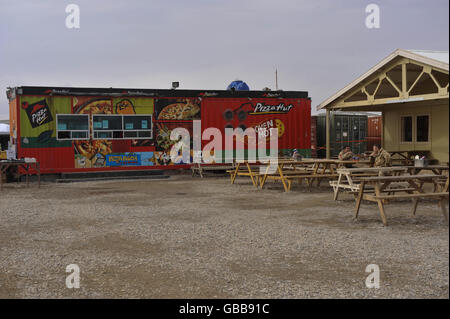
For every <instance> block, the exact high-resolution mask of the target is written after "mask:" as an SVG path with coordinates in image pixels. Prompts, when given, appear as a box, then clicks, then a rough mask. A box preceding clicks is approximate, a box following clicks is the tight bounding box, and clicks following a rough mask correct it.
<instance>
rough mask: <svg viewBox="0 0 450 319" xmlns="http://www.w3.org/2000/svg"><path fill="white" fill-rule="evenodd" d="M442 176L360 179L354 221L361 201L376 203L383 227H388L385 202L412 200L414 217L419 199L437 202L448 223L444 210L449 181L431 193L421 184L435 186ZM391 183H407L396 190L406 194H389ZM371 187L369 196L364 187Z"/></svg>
mask: <svg viewBox="0 0 450 319" xmlns="http://www.w3.org/2000/svg"><path fill="white" fill-rule="evenodd" d="M443 177H444V176H440V175H435V174H432V175H401V176H373V177H360V178H359V181H360V182H361V186H360V188H359V192H358V197H357V200H356V208H355V219H357V218H358V213H359V209H360V206H361V201H362V200H368V201H372V202H376V203H378V208H379V211H380V216H381V220H382V222H383V224H384V225H385V226H387V225H388V222H387V218H386V213H385V209H384V204H385V203H387V200H391V199H399V198H411V199H412V200H413V209H412V213H413V215H415V213H416V210H417V205H418V202H419V200H420V199H421V198H435V199H438V200H439V205H440V207H441V210H442V214H443V215H444V218H445V220H446V221H447V223H448V213H447V210H446V204H445V202H446V200H448V194H449V192H448V187H449V181H448V177H446V178H447V180H446V183H445V184H444V185H443V187H438V188H435V189H434V190H433V192H427V191H425V190H424V189H423V184H424V183H425V182H431V183H434V184H436V183H437V182H438V181H439V180H441V179H442V178H443ZM392 183H407V184H408V186H406V187H403V188H397V191H400V192H401V191H403V192H405V193H406V194H393V195H391V194H390V191H389V189H388V187H389V186H390V185H391V184H392ZM366 185H372V186H373V187H374V191H372V192H370V194H368V193H366V192H365V186H366ZM386 192H387V194H386Z"/></svg>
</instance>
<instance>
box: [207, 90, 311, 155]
mask: <svg viewBox="0 0 450 319" xmlns="http://www.w3.org/2000/svg"><path fill="white" fill-rule="evenodd" d="M258 105H259V106H262V107H260V108H258V107H257V106H258ZM280 105H283V106H284V107H281V109H283V110H284V111H283V112H270V111H268V109H267V107H270V106H280ZM201 117H202V122H201V123H202V131H204V130H205V129H206V128H211V127H212V128H218V129H219V130H220V131H221V133H222V136H223V137H224V136H225V128H226V127H230V128H237V127H241V128H243V129H245V128H249V127H253V128H255V129H257V128H258V127H259V128H265V129H270V128H272V127H278V129H279V130H281V132H279V139H278V149H279V155H282V156H290V155H292V150H293V149H297V150H298V151H299V153H300V154H302V155H303V156H306V157H310V156H311V101H310V100H309V99H302V98H283V99H278V98H234V99H233V98H204V99H203V101H202V110H201ZM207 143H208V141H203V142H202V147H203V146H204V145H206V144H207ZM222 145H224V141H223V142H222Z"/></svg>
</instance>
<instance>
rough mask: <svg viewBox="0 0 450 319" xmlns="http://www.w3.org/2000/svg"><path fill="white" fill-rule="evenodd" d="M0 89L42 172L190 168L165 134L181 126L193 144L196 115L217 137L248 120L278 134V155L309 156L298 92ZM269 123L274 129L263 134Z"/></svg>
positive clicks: (302, 96)
mask: <svg viewBox="0 0 450 319" xmlns="http://www.w3.org/2000/svg"><path fill="white" fill-rule="evenodd" d="M7 96H8V98H9V101H10V122H11V124H12V125H11V136H12V137H13V138H12V141H13V144H14V145H15V147H16V154H17V158H24V157H34V158H36V159H37V160H38V161H39V162H40V166H41V172H42V173H62V172H79V171H95V170H97V171H98V170H100V171H101V170H117V169H119V170H126V169H147V168H148V169H152V168H162V167H166V168H183V167H189V166H188V165H190V163H184V162H183V161H182V159H181V154H180V156H179V158H177V159H175V160H174V161H172V159H171V158H170V155H169V154H170V150H171V148H172V146H173V145H174V144H175V143H176V142H177V141H172V140H171V139H170V135H171V132H172V131H173V130H174V129H175V128H180V127H181V128H185V129H186V130H187V131H188V132H189V133H190V135H191V145H192V136H193V121H197V120H198V121H200V123H201V127H202V131H203V130H205V129H206V128H210V127H214V128H218V129H219V130H220V131H221V133H222V136H223V137H224V136H225V128H227V127H230V128H233V129H234V128H238V127H239V128H242V129H243V130H245V129H246V128H250V127H251V128H254V129H255V131H256V133H257V135H260V134H264V136H265V137H266V141H267V142H269V141H270V139H271V138H278V145H279V154H280V155H285V156H286V155H287V156H290V155H291V154H292V151H293V150H294V149H297V150H298V151H299V152H300V153H301V154H303V156H306V157H310V156H311V136H310V134H311V131H310V125H311V124H310V115H311V101H310V99H309V97H308V93H307V92H303V91H299V92H297V91H285V92H276V93H270V92H265V91H242V92H237V91H220V90H218V91H206V90H146V89H145V90H137V89H136V90H135V89H133V90H130V89H99V88H59V87H58V88H55V87H17V88H12V89H9V90H8V91H7ZM275 127H276V128H278V136H276V137H273V136H270V134H269V129H270V128H275ZM234 138H235V139H236V138H241V137H239V136H238V137H234ZM243 141H244V143H243V145H244V146H243V147H244V149H247V148H248V142H249V140H248V138H243ZM208 142H209V141H205V140H203V141H202V147H203V146H204V145H206V144H207V143H208ZM222 145H225V143H224V141H223V143H222ZM267 145H269V143H267ZM234 148H236V146H235V147H234ZM215 151H216V154H215V155H216V158H217V159H218V161H220V159H221V158H222V159H223V151H222V150H215ZM190 155H191V156H190V161H192V159H193V151H192V150H191V154H190Z"/></svg>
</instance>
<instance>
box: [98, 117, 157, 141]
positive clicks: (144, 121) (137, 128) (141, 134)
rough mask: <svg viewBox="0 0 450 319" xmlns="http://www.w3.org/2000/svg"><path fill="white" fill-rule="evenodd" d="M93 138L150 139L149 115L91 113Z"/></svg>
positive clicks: (150, 124)
mask: <svg viewBox="0 0 450 319" xmlns="http://www.w3.org/2000/svg"><path fill="white" fill-rule="evenodd" d="M92 126H93V132H94V138H95V139H116V140H117V139H139V138H146V139H151V138H152V137H153V131H152V129H153V122H152V116H151V115H104V114H101V115H93V123H92Z"/></svg>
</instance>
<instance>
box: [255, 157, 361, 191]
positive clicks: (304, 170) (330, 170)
mask: <svg viewBox="0 0 450 319" xmlns="http://www.w3.org/2000/svg"><path fill="white" fill-rule="evenodd" d="M357 163H365V162H364V161H356V160H351V161H342V160H335V159H302V160H300V161H282V160H280V161H278V163H277V168H276V171H275V172H273V173H272V174H269V169H270V165H269V164H267V167H266V170H265V173H264V174H263V175H262V177H261V178H260V187H261V188H263V187H264V185H265V183H266V181H267V179H272V180H280V181H281V182H282V183H283V187H284V190H285V191H286V192H289V191H290V189H291V185H292V180H293V179H298V180H299V182H300V183H301V181H302V180H303V179H305V180H306V181H307V183H308V186H309V187H310V189H311V186H312V184H313V182H314V181H315V180H317V186H320V182H321V180H322V179H324V178H337V177H338V175H337V173H336V169H337V168H338V167H341V166H343V165H344V164H357Z"/></svg>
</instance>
